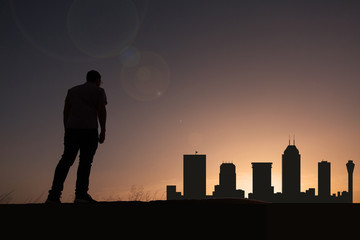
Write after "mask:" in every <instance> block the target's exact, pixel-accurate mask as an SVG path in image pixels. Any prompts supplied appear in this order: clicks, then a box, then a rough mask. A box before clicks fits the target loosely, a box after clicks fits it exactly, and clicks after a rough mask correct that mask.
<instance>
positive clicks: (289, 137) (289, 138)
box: [289, 134, 290, 145]
mask: <svg viewBox="0 0 360 240" xmlns="http://www.w3.org/2000/svg"><path fill="white" fill-rule="evenodd" d="M289 145H290V134H289Z"/></svg>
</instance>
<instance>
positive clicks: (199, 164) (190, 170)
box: [184, 154, 206, 199]
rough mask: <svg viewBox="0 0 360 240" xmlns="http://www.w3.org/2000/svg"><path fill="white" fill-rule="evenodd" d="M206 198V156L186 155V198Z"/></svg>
mask: <svg viewBox="0 0 360 240" xmlns="http://www.w3.org/2000/svg"><path fill="white" fill-rule="evenodd" d="M205 197H206V155H197V154H195V155H184V198H185V199H201V198H205Z"/></svg>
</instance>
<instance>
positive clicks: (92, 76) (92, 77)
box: [86, 70, 101, 82]
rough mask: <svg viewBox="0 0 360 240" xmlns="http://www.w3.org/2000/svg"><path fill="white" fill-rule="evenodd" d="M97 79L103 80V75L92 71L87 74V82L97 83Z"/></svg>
mask: <svg viewBox="0 0 360 240" xmlns="http://www.w3.org/2000/svg"><path fill="white" fill-rule="evenodd" d="M97 79H101V75H100V73H99V72H98V71H95V70H91V71H89V72H88V73H87V74H86V81H88V82H95V81H96V80H97Z"/></svg>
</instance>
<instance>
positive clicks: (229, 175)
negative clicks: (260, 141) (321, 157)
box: [166, 137, 355, 203]
mask: <svg viewBox="0 0 360 240" xmlns="http://www.w3.org/2000/svg"><path fill="white" fill-rule="evenodd" d="M272 164H273V163H272V162H253V163H252V168H253V177H252V186H253V188H252V190H253V191H252V192H251V193H249V194H248V197H247V198H249V199H253V200H260V201H266V202H282V203H353V172H354V168H355V164H354V162H353V160H348V162H347V163H346V168H347V173H348V189H347V190H348V191H342V192H340V191H338V192H337V194H336V193H331V190H330V189H331V167H330V163H329V162H327V161H321V162H319V163H318V186H317V187H318V195H315V188H309V189H308V190H306V191H305V192H301V187H300V186H301V155H300V152H299V150H298V149H297V147H296V145H295V137H294V140H293V145H291V144H290V137H289V145H288V146H287V147H286V149H285V150H284V154H282V164H283V166H282V190H283V191H282V192H276V193H275V192H274V186H272V182H271V181H272V180H271V179H272V174H271V168H272ZM235 168H236V167H235V165H234V164H233V163H224V162H223V163H222V164H221V165H220V173H219V185H215V186H214V191H213V195H206V155H205V154H200V155H198V152H197V151H195V155H190V154H185V155H184V158H183V176H184V177H183V179H184V185H183V186H184V188H183V189H184V194H183V195H181V192H177V191H176V186H175V185H167V187H166V192H167V200H180V199H207V198H246V197H245V194H244V190H242V189H236V188H237V187H236V170H235Z"/></svg>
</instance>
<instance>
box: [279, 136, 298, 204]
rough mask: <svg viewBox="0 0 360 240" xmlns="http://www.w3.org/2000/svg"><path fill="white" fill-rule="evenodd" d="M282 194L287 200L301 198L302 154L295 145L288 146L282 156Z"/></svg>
mask: <svg viewBox="0 0 360 240" xmlns="http://www.w3.org/2000/svg"><path fill="white" fill-rule="evenodd" d="M282 192H283V195H284V198H286V199H287V200H290V201H291V200H296V199H298V198H299V196H300V154H299V150H298V149H297V148H296V146H295V141H294V144H293V145H290V141H289V145H288V146H287V148H286V149H285V151H284V154H283V155H282Z"/></svg>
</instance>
